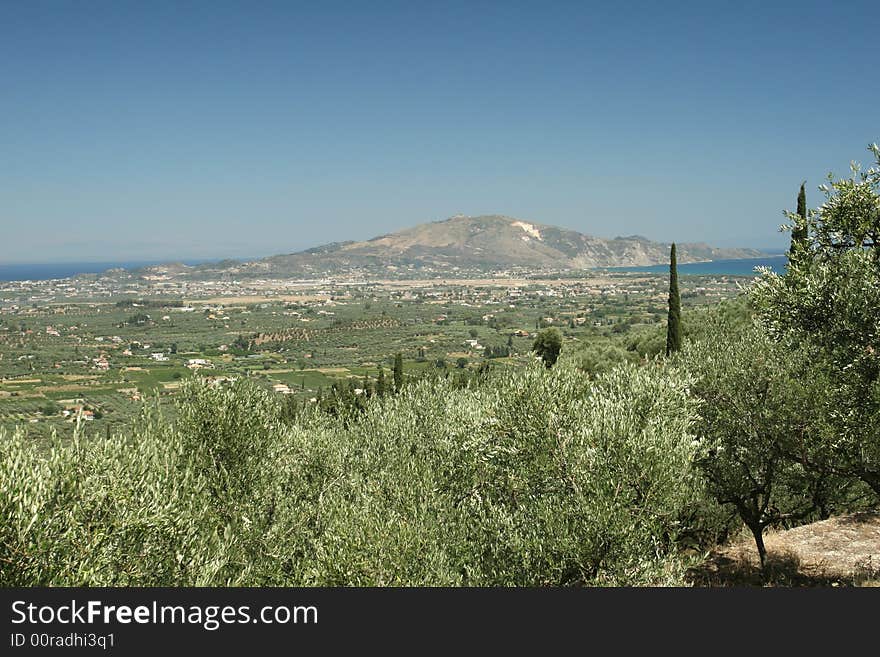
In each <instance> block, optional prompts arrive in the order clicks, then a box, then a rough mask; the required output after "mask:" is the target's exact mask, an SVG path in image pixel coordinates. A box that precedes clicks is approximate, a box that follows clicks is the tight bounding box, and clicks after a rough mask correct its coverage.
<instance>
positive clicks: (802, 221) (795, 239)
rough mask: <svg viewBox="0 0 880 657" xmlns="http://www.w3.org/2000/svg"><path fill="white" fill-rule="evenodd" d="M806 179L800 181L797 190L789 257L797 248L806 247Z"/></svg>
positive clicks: (807, 234)
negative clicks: (795, 216) (795, 214)
mask: <svg viewBox="0 0 880 657" xmlns="http://www.w3.org/2000/svg"><path fill="white" fill-rule="evenodd" d="M806 184H807V181H806V180H805V181H804V182H802V183H801V191H800V192H798V198H797V219H796V220H795V225H794V226H793V227H792V229H791V248H790V249H789V251H788V255H789V257H792V256H794V255H795V254H796V253H797V252H798V251H799V250H801V249H806V248H807V238H808V236H809V233H808V231H807V192H806V190H805V189H804V187H805V186H806Z"/></svg>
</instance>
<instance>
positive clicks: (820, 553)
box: [689, 511, 880, 586]
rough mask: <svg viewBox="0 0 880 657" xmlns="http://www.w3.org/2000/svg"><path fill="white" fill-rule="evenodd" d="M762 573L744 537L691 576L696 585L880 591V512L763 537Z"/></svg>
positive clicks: (748, 539) (752, 546)
mask: <svg viewBox="0 0 880 657" xmlns="http://www.w3.org/2000/svg"><path fill="white" fill-rule="evenodd" d="M764 543H765V544H766V546H767V565H766V568H765V570H764V572H763V573H762V572H761V568H760V562H759V560H758V553H757V550H756V548H755V544H754V542H753V541H752V539H751V537H750V536H747V535H743V536H741V537H739V538H738V539H736V540H735V541H733V542H732V543H731V544H729V545H726V546H723V547H720V548H718V549H716V550H714V551H713V552H712V553H711V554H710V555H709V557H708V558H707V559H706V561H705V562H704V563H703V564H701V565H700V566H698V567H696V568H694V569H692V570H691V572H690V573H689V577H690V580H691V582H692V583H693V584H695V585H697V586H744V585H745V586H880V511H870V512H863V513H854V514H850V515H846V516H838V517H835V518H829V519H828V520H821V521H819V522H814V523H811V524H809V525H803V526H801V527H795V528H794V529H789V530H782V531H769V532H767V533H766V534H765V535H764Z"/></svg>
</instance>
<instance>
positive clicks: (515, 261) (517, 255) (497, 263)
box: [197, 215, 761, 276]
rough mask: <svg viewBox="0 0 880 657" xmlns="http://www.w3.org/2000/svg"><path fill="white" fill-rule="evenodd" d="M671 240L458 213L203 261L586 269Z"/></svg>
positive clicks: (233, 267)
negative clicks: (382, 231)
mask: <svg viewBox="0 0 880 657" xmlns="http://www.w3.org/2000/svg"><path fill="white" fill-rule="evenodd" d="M760 255H761V254H760V252H758V251H756V250H753V249H717V248H713V247H711V246H709V245H708V244H703V243H681V244H678V261H679V262H681V263H686V262H696V261H706V260H723V259H734V258H751V257H758V256H760ZM668 258H669V244H663V243H659V242H652V241H650V240H648V239H647V238H645V237H641V236H638V235H631V236H628V237H615V238H613V239H602V238H599V237H593V236H590V235H584V234H582V233H579V232H577V231H573V230H567V229H564V228H558V227H556V226H547V225H543V224H538V223H535V222H532V221H524V220H521V219H516V218H513V217H505V216H499V215H488V216H481V217H467V216H455V217H451V218H450V219H446V220H443V221H435V222H431V223H425V224H420V225H418V226H414V227H412V228H407V229H404V230H401V231H398V232H396V233H391V234H388V235H381V236H379V237H374V238H373V239H371V240H367V241H365V242H335V243H332V244H327V245H324V246H320V247H316V248H313V249H308V250H306V251H301V252H298V253H291V254H288V255H278V256H273V257H270V258H264V259H261V260H256V261H253V262H247V263H230V262H228V261H227V262H224V263H217V264H214V265H201V266H200V267H199V268H197V269H200V270H201V271H203V272H205V273H207V272H208V271H215V272H216V271H218V270H222V271H226V272H228V273H232V274H234V275H239V276H248V275H288V276H310V275H319V274H324V273H333V272H340V271H351V270H358V269H363V270H374V271H375V270H392V271H393V270H397V269H406V270H410V271H423V272H442V271H456V270H469V271H474V270H483V271H498V270H506V269H514V268H531V269H535V270H551V269H552V270H562V269H588V268H592V267H622V266H640V265H653V264H662V263H665V262H667V261H668Z"/></svg>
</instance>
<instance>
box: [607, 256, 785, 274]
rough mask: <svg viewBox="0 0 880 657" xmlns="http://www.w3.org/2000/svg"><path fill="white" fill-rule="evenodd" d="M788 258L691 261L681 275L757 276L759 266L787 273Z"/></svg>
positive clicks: (660, 268) (648, 268)
mask: <svg viewBox="0 0 880 657" xmlns="http://www.w3.org/2000/svg"><path fill="white" fill-rule="evenodd" d="M787 265H788V258H787V257H786V256H784V255H782V254H768V255H766V256H762V257H760V258H743V259H740V260H713V261H711V262H689V263H679V264H678V267H677V269H678V274H679V276H687V275H689V274H690V275H693V276H706V275H716V276H757V275H758V273H757V272H756V271H755V270H756V268H757V267H769V268H770V269H771V270H773V271H774V272H776V273H778V274H782V273H785V269H786V267H787ZM608 271H632V272H652V273H664V272H668V271H669V265H668V264H663V265H645V266H643V267H609V268H608Z"/></svg>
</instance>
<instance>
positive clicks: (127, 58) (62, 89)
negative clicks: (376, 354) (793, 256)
mask: <svg viewBox="0 0 880 657" xmlns="http://www.w3.org/2000/svg"><path fill="white" fill-rule="evenodd" d="M878 29H880V2H877V1H876V0H873V1H866V2H861V1H850V2H847V3H842V4H835V3H830V2H827V1H826V2H815V3H814V2H805V1H799V2H790V3H789V2H767V1H764V2H743V1H736V2H724V3H721V2H708V1H707V2H695V3H683V2H645V3H639V2H626V3H617V2H608V1H604V2H600V3H590V2H573V3H564V2H530V3H523V2H513V1H509V0H508V1H505V2H500V1H499V2H475V1H473V0H471V1H468V2H461V3H458V2H418V1H413V0H410V1H408V2H399V3H397V2H382V1H376V2H348V3H335V2H323V1H322V2H312V3H307V4H305V3H304V4H298V3H295V2H293V1H289V2H279V3H272V2H240V3H233V2H220V1H217V0H213V1H211V2H208V1H205V2H185V1H182V0H178V1H175V2H167V3H165V2H160V1H157V0H151V1H150V2H137V3H134V2H131V3H129V2H123V1H121V0H118V1H114V2H106V3H103V2H97V1H83V2H72V1H69V2H60V1H59V2H41V1H39V0H20V1H15V2H13V1H10V0H0V224H2V235H3V239H2V240H0V262H7V263H12V262H51V261H82V260H119V259H125V258H130V259H138V260H144V259H151V258H157V259H171V258H199V257H201V258H205V257H218V258H219V257H226V256H261V255H270V254H274V253H287V252H291V251H295V250H299V249H301V248H306V247H309V246H314V245H317V244H321V243H325V242H329V241H336V240H344V239H366V238H369V237H372V236H374V235H377V234H381V233H386V232H390V231H393V230H397V229H400V228H403V227H406V226H410V225H414V224H416V223H421V222H424V221H430V220H436V219H442V218H446V217H448V216H451V215H454V214H458V213H462V214H469V215H478V214H489V213H497V214H507V215H511V216H516V217H520V218H523V219H527V220H532V221H536V222H541V223H548V224H556V225H560V226H565V227H568V228H573V229H575V230H579V231H582V232H586V233H591V234H595V235H599V236H603V237H613V236H615V235H629V234H635V233H638V234H642V235H646V236H647V237H650V238H652V239H657V240H662V241H670V240H677V241H707V242H710V243H713V244H716V245H721V246H739V245H741V246H757V247H782V246H784V245H785V243H786V241H787V237H785V236H783V235H781V234H779V233H778V232H777V228H778V226H779V224H780V223H782V221H783V216H782V210H783V208H793V206H794V205H795V198H796V194H797V188H798V186H799V185H800V183H801V181H802V180H804V179H807V181H808V203H809V204H810V205H811V206H815V205H817V204H818V203H819V201H820V197H819V193H818V192H817V191H816V186H817V185H818V184H820V183H821V182H822V180H823V177H824V175H825V174H826V173H827V172H828V171H829V170H831V171H834V172H835V173H837V174H841V175H843V174H846V173H847V172H848V165H849V161H850V160H851V159H858V160H861V161H863V162H868V161H869V153H868V152H867V151H866V150H865V147H866V145H867V144H868V143H869V142H872V141H878V140H880V79H878V69H877V62H878V60H880V42H878Z"/></svg>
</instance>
